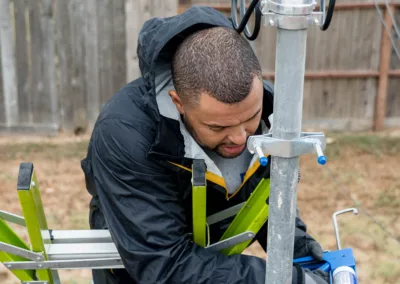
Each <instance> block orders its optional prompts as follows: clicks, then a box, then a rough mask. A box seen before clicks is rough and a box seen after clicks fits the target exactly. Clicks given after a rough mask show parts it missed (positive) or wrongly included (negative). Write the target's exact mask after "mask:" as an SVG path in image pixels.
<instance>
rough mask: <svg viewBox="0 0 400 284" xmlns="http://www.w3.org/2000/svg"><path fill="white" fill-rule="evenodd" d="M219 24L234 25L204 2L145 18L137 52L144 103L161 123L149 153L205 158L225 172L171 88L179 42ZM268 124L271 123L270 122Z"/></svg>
mask: <svg viewBox="0 0 400 284" xmlns="http://www.w3.org/2000/svg"><path fill="white" fill-rule="evenodd" d="M215 26H221V27H228V28H233V26H232V23H231V21H230V20H229V18H227V17H226V16H225V15H224V14H222V13H220V12H219V11H217V10H215V9H213V8H210V7H204V6H195V7H192V8H190V9H189V10H187V11H185V12H184V13H182V14H180V15H176V16H173V17H169V18H152V19H150V20H148V21H147V22H145V24H144V25H143V27H142V29H141V31H140V34H139V40H138V48H137V55H138V59H139V67H140V70H141V74H142V78H143V80H144V82H145V86H146V92H145V93H143V94H142V97H141V99H140V100H141V106H142V109H143V110H145V111H146V113H147V114H148V115H150V117H151V119H152V120H153V121H155V122H156V123H157V134H156V138H155V141H154V144H153V145H152V148H151V149H150V152H149V154H156V155H162V156H166V157H169V158H170V159H181V158H183V159H186V158H188V159H204V160H205V162H206V164H207V168H208V169H209V170H211V171H212V172H213V173H215V174H217V175H218V176H221V172H220V171H219V169H218V168H217V167H216V165H215V164H214V162H213V161H212V160H211V159H210V158H209V157H208V156H207V155H206V154H205V152H204V151H203V150H202V148H201V147H200V146H199V145H198V144H197V143H196V141H194V139H193V138H192V137H191V135H190V134H189V133H188V132H187V131H186V129H185V126H184V123H183V122H182V121H181V119H180V116H179V113H178V112H177V110H176V107H175V106H174V105H173V103H172V101H171V100H170V98H169V96H168V90H169V89H173V88H174V86H173V83H172V76H171V61H172V58H173V54H174V52H175V50H176V48H177V47H178V45H179V44H180V43H181V42H182V41H183V40H184V39H185V38H186V37H188V36H189V35H190V34H191V33H193V32H196V31H198V30H201V29H206V28H210V27H215ZM266 92H267V93H271V94H272V92H273V91H272V85H269V84H268V83H265V82H264V93H266ZM264 97H265V96H264ZM271 102H272V99H271V100H269V99H265V100H264V106H263V116H264V114H265V115H266V118H268V116H269V115H270V114H271V112H272V104H271ZM264 120H265V121H266V122H267V121H268V119H264ZM266 126H267V128H268V127H269V123H268V122H267V125H266ZM263 129H265V127H261V126H260V133H261V132H263ZM166 138H167V139H166ZM176 141H178V142H176ZM180 145H182V147H183V148H181V147H180ZM253 162H254V159H253ZM253 162H252V163H253Z"/></svg>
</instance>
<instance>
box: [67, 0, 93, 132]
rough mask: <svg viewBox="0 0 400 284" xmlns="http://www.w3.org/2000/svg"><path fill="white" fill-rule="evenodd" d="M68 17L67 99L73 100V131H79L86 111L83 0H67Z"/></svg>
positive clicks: (84, 122)
mask: <svg viewBox="0 0 400 284" xmlns="http://www.w3.org/2000/svg"><path fill="white" fill-rule="evenodd" d="M68 8H69V9H68V11H69V13H70V14H69V15H70V19H73V21H71V20H70V22H69V23H70V44H71V46H72V66H71V68H72V78H71V80H72V81H71V85H72V90H71V91H72V93H71V94H69V96H68V99H69V100H72V101H73V117H71V118H69V119H72V121H73V126H74V128H73V129H74V131H75V132H81V131H83V130H85V129H86V128H87V112H86V85H90V83H89V82H86V81H85V44H84V43H85V25H86V14H85V10H84V8H85V5H84V2H83V1H80V0H72V1H69V7H68Z"/></svg>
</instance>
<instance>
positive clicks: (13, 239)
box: [0, 218, 35, 281]
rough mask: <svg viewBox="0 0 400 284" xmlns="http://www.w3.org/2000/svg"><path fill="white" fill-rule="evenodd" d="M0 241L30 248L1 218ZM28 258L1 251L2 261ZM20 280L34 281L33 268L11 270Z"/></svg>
mask: <svg viewBox="0 0 400 284" xmlns="http://www.w3.org/2000/svg"><path fill="white" fill-rule="evenodd" d="M0 242H3V243H6V244H10V245H13V246H16V247H19V248H22V249H26V250H30V249H29V247H28V245H27V244H26V243H25V242H24V241H23V240H22V239H21V238H20V237H19V236H18V235H17V233H15V232H14V230H13V229H11V227H10V226H8V224H7V223H6V222H5V221H4V220H3V219H2V218H0ZM26 260H27V259H25V258H23V257H21V256H18V255H13V254H9V253H6V252H4V251H0V262H3V263H4V262H14V261H26ZM10 271H11V272H12V273H13V274H14V275H15V276H16V277H17V278H18V279H19V280H20V281H33V280H35V273H34V271H33V270H10Z"/></svg>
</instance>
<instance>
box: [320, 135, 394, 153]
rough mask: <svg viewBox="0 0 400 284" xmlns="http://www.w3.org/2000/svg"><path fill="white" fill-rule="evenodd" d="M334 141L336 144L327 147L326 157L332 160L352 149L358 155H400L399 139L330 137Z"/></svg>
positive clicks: (371, 136) (351, 136) (372, 136)
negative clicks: (345, 150)
mask: <svg viewBox="0 0 400 284" xmlns="http://www.w3.org/2000/svg"><path fill="white" fill-rule="evenodd" d="M329 137H331V138H333V139H334V143H332V144H328V145H327V147H326V150H325V152H326V155H327V156H328V157H330V158H333V159H335V158H337V157H339V156H340V155H341V154H342V152H343V150H344V149H346V148H347V149H348V148H351V149H353V150H355V151H357V152H358V153H364V154H372V155H375V156H376V157H381V156H382V155H391V154H396V153H400V138H399V137H384V136H376V135H366V134H363V135H356V134H348V135H338V134H332V135H331V136H329Z"/></svg>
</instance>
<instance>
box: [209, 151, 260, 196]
mask: <svg viewBox="0 0 400 284" xmlns="http://www.w3.org/2000/svg"><path fill="white" fill-rule="evenodd" d="M206 153H207V155H208V156H209V157H210V158H211V160H213V161H214V163H215V164H216V165H217V167H218V169H219V170H220V171H221V173H222V177H223V178H224V180H225V184H226V187H227V189H228V192H229V193H230V194H232V193H234V192H235V191H236V190H238V188H239V187H240V185H241V184H242V182H243V178H244V175H245V174H246V171H247V169H248V167H249V165H250V162H251V159H252V157H253V155H252V154H251V153H250V152H249V151H248V150H247V149H245V150H244V151H243V153H242V154H240V155H239V156H237V157H236V158H230V159H227V158H223V157H221V156H219V155H218V154H217V153H215V152H213V151H206Z"/></svg>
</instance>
